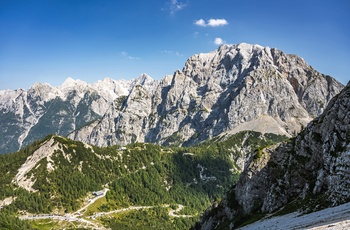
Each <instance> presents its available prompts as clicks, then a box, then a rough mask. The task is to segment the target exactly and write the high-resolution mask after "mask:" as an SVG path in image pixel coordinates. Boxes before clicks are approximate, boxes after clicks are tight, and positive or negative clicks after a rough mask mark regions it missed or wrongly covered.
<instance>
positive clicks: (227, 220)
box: [197, 83, 350, 229]
mask: <svg viewBox="0 0 350 230" xmlns="http://www.w3.org/2000/svg"><path fill="white" fill-rule="evenodd" d="M349 201H350V83H349V84H348V85H347V86H346V87H345V89H344V90H342V91H341V92H340V94H339V95H337V96H335V97H334V98H333V99H332V100H331V101H330V103H329V105H328V106H327V108H326V109H325V110H324V112H323V113H322V115H320V116H319V117H317V118H316V119H314V120H313V121H312V122H311V123H310V124H309V125H308V126H307V127H306V128H305V129H304V130H303V131H302V132H301V133H300V134H299V135H297V136H296V137H295V138H293V139H291V140H290V141H289V142H286V143H282V144H280V145H277V146H272V147H267V148H265V149H263V150H259V151H257V153H256V155H255V156H254V157H252V158H251V160H250V163H249V167H247V168H246V169H245V170H244V172H243V173H242V174H241V177H240V180H239V182H238V183H237V184H236V185H235V187H234V188H233V189H232V190H231V191H229V193H228V194H227V195H226V197H225V198H224V199H223V200H222V202H221V203H220V204H218V205H217V206H216V207H214V208H212V209H211V210H208V211H207V213H206V214H205V215H204V216H203V218H202V219H201V223H200V224H198V226H197V228H198V229H215V228H220V227H221V228H222V227H225V228H233V227H235V226H237V224H240V223H241V222H242V220H244V219H245V218H247V217H249V216H252V215H259V214H267V213H273V212H275V211H278V210H280V209H281V208H285V209H286V207H288V206H287V205H289V208H290V207H292V206H294V207H295V208H304V209H306V211H312V210H313V209H317V208H324V207H328V206H336V205H339V204H342V203H345V202H349ZM221 228H220V229H221Z"/></svg>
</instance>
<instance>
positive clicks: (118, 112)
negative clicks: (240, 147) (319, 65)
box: [69, 43, 343, 146]
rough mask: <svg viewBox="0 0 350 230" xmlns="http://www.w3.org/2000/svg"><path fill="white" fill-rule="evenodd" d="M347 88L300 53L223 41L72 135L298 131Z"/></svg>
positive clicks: (183, 141)
mask: <svg viewBox="0 0 350 230" xmlns="http://www.w3.org/2000/svg"><path fill="white" fill-rule="evenodd" d="M342 88H343V85H342V84H341V83H339V82H337V81H336V80H335V79H333V78H332V77H330V76H326V75H323V74H320V73H318V72H317V71H316V70H314V69H313V68H312V67H311V66H310V65H308V64H307V63H306V62H305V61H304V60H303V59H302V58H300V57H298V56H296V55H289V54H285V53H283V52H282V51H279V50H277V49H271V48H269V47H262V46H259V45H250V44H245V43H242V44H238V45H222V46H220V47H219V48H218V49H217V50H215V51H213V52H211V53H205V54H197V55H194V56H192V57H190V58H189V59H188V61H187V62H186V64H185V67H184V68H183V70H182V71H176V72H175V73H174V75H173V76H166V77H165V78H163V79H162V80H161V81H160V82H159V84H158V85H157V87H156V88H155V89H154V91H150V90H147V89H146V88H145V87H143V86H142V85H138V86H137V87H134V88H133V89H132V90H131V92H130V94H129V95H128V96H127V97H120V98H119V99H118V100H115V101H114V102H113V105H112V106H111V107H110V109H109V110H108V111H107V112H106V113H105V114H104V115H103V117H102V118H101V119H100V120H98V121H96V122H94V123H92V124H90V125H87V126H85V127H82V128H81V129H78V130H76V131H74V132H73V133H71V134H70V135H69V137H70V138H72V139H75V140H80V141H83V142H86V143H90V144H94V145H98V146H108V145H114V144H121V145H125V144H127V143H133V142H151V143H158V144H162V145H185V146H186V145H191V144H195V143H199V142H201V141H203V140H207V139H210V138H212V137H215V136H219V135H225V134H233V133H236V132H239V131H242V130H255V131H258V132H262V133H266V132H271V133H276V134H280V135H286V136H289V137H291V136H294V135H295V134H296V133H298V132H299V131H300V129H301V128H302V127H305V126H306V125H307V124H308V122H310V121H311V120H312V119H313V118H315V117H317V116H318V115H320V114H321V113H322V111H323V110H324V108H325V107H326V105H327V104H328V102H329V100H330V99H331V98H332V97H333V96H335V95H336V94H337V93H339V92H340V90H341V89H342Z"/></svg>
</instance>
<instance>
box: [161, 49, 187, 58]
mask: <svg viewBox="0 0 350 230" xmlns="http://www.w3.org/2000/svg"><path fill="white" fill-rule="evenodd" d="M161 52H162V53H164V54H171V55H176V56H179V57H182V56H184V55H183V54H181V53H179V52H178V51H171V50H163V51H161Z"/></svg>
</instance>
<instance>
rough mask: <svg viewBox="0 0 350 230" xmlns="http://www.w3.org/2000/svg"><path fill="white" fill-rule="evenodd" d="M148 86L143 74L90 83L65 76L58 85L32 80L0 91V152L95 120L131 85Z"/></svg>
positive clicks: (153, 84) (70, 130)
mask: <svg viewBox="0 0 350 230" xmlns="http://www.w3.org/2000/svg"><path fill="white" fill-rule="evenodd" d="M138 84H140V85H143V86H144V87H145V88H148V89H149V90H151V88H152V87H155V86H156V85H157V81H156V80H153V79H151V78H150V77H149V76H147V75H145V74H143V75H141V76H140V77H139V78H138V79H135V80H131V81H125V80H120V81H115V80H112V79H109V78H105V79H104V80H102V81H98V82H96V83H94V84H91V85H90V84H88V83H86V82H84V81H81V80H73V79H71V78H68V79H67V80H66V81H65V82H64V83H63V84H62V85H61V86H58V87H53V86H51V85H49V84H42V83H36V84H34V85H33V86H32V87H31V88H30V89H28V90H22V89H19V90H2V91H0V114H1V115H0V153H6V152H13V151H17V150H19V149H20V148H22V147H24V146H26V145H28V144H29V143H32V142H33V141H35V140H38V139H42V138H44V137H45V136H46V135H48V134H59V135H63V136H65V135H68V134H69V133H70V132H72V131H73V130H75V129H77V128H79V127H82V126H85V125H86V124H88V123H90V122H93V121H95V120H99V119H100V118H101V117H102V116H103V115H104V114H105V112H106V111H108V110H109V107H110V106H111V104H112V103H113V101H114V100H115V99H116V98H118V97H120V96H127V95H128V94H129V92H130V91H131V89H132V88H133V87H134V86H135V85H138Z"/></svg>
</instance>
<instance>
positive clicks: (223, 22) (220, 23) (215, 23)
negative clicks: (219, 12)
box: [208, 19, 228, 27]
mask: <svg viewBox="0 0 350 230" xmlns="http://www.w3.org/2000/svg"><path fill="white" fill-rule="evenodd" d="M227 24H228V22H227V21H226V19H209V21H208V26H212V27H217V26H225V25H227Z"/></svg>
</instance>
